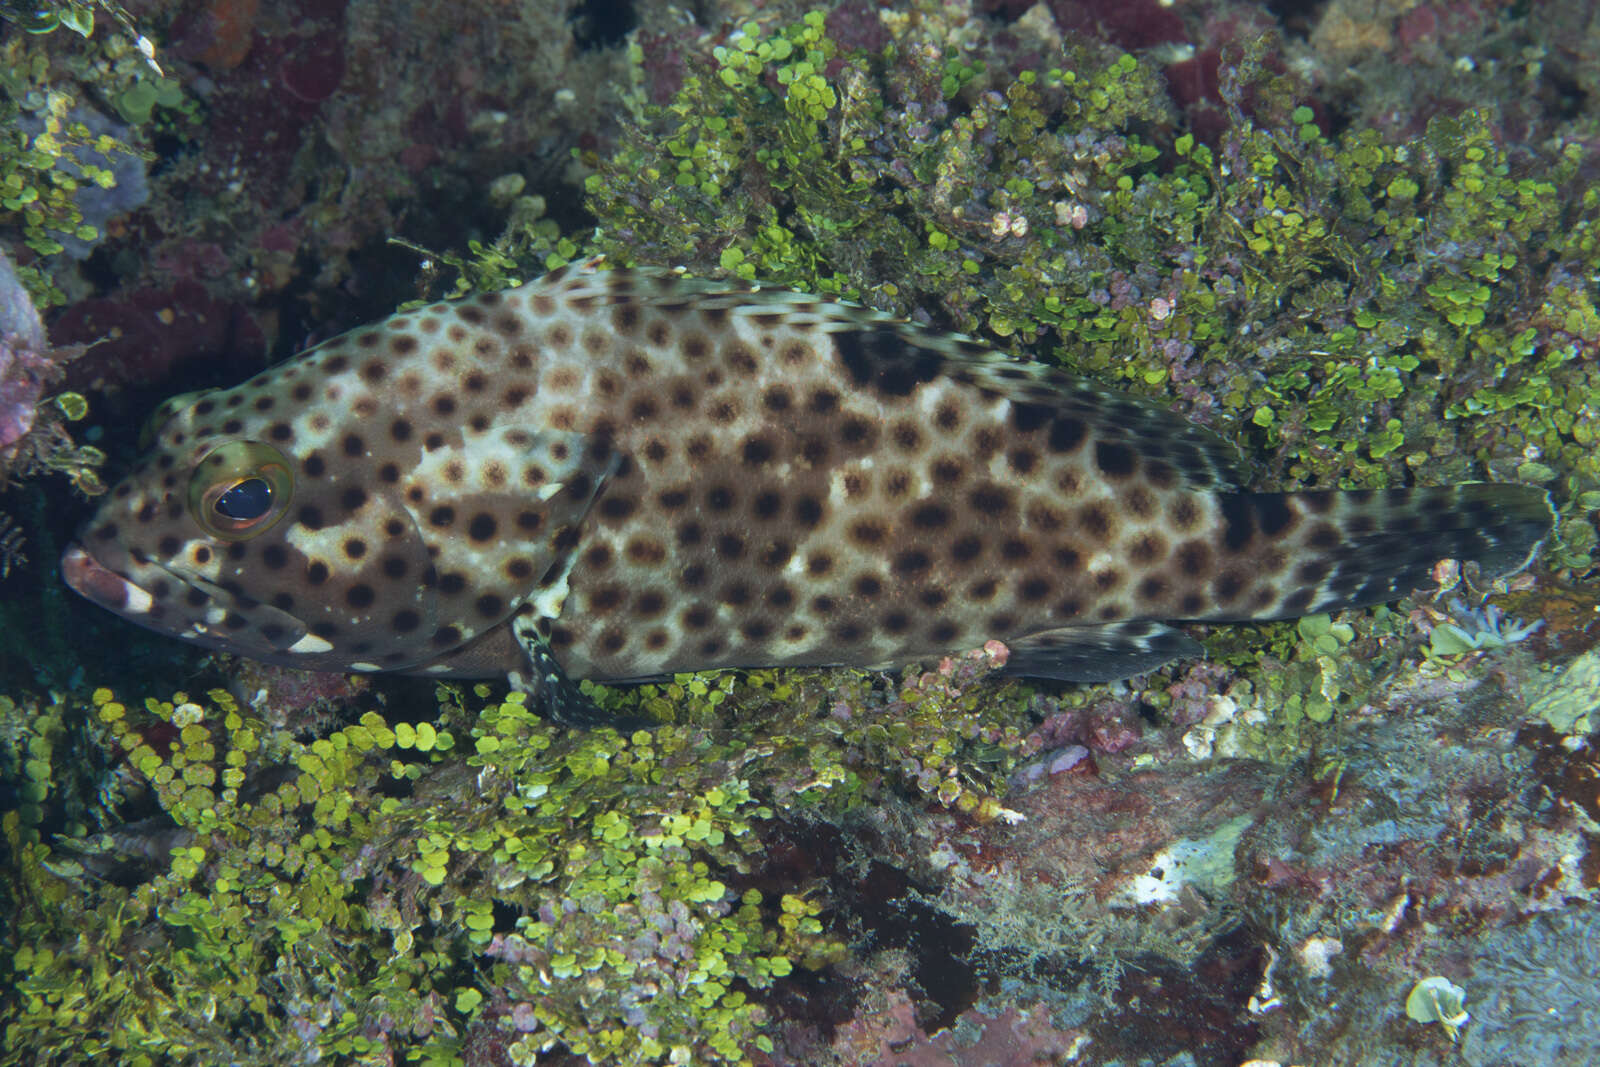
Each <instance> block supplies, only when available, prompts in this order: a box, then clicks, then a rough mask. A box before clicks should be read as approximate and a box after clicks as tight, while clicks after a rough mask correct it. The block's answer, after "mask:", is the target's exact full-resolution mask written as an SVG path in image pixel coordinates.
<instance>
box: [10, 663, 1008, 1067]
mask: <svg viewBox="0 0 1600 1067" xmlns="http://www.w3.org/2000/svg"><path fill="white" fill-rule="evenodd" d="M994 656H995V653H994V652H993V651H990V652H988V653H980V654H977V655H974V656H969V657H966V658H965V659H962V660H952V661H950V662H948V663H947V664H946V665H945V666H944V669H942V670H941V671H936V672H929V673H927V674H923V675H916V674H912V675H908V676H907V678H906V679H905V680H904V682H903V684H902V685H901V686H900V687H899V688H898V689H896V690H894V691H892V692H884V691H882V690H880V689H878V688H877V686H876V684H875V681H874V679H872V678H871V677H869V676H867V675H864V674H862V673H860V672H848V674H846V673H844V672H841V673H840V675H839V676H836V677H832V678H827V676H819V675H818V674H817V673H816V672H754V673H753V674H752V675H750V676H749V677H748V678H737V679H736V678H735V677H734V676H732V675H724V676H722V677H720V678H709V679H703V678H700V677H699V676H692V677H687V678H685V679H682V680H680V681H677V682H674V683H672V684H671V685H670V686H666V687H642V688H639V689H635V690H632V691H628V692H621V691H604V692H601V693H599V696H600V699H601V700H602V701H603V702H606V703H608V704H611V705H614V706H628V707H632V708H635V709H638V710H644V711H650V710H663V711H666V712H668V713H670V714H671V716H672V719H673V721H670V722H666V723H664V724H662V725H660V726H658V727H656V728H655V729H653V730H650V731H638V732H635V733H632V734H631V735H629V736H622V735H620V734H618V733H617V732H616V731H614V730H596V731H591V732H582V733H580V732H574V731H566V730H562V729H558V728H555V727H552V726H550V725H549V724H547V723H544V722H543V721H541V720H539V719H538V718H537V716H536V715H535V714H534V713H533V711H532V710H531V709H530V708H529V707H528V706H527V705H526V703H525V702H524V701H523V699H522V697H521V695H520V694H512V695H510V696H509V697H507V698H505V699H503V700H500V701H498V702H496V701H493V700H489V701H488V702H485V697H486V696H487V695H488V693H489V689H488V687H483V686H480V687H477V688H476V689H475V690H474V691H473V694H472V695H468V694H465V693H463V692H462V691H461V690H459V689H457V688H455V687H448V686H445V687H440V689H439V713H438V717H437V718H436V719H433V720H431V721H430V720H420V721H396V722H393V723H391V722H389V721H388V720H386V719H385V718H384V717H382V716H380V715H378V714H377V713H376V712H371V711H369V712H367V713H366V714H364V715H362V716H361V718H360V719H359V721H356V722H352V723H349V724H347V725H345V726H343V727H342V728H339V729H336V730H333V731H331V732H328V733H326V734H325V735H323V736H317V737H315V738H312V739H309V740H307V739H302V738H299V737H296V736H295V735H294V734H293V733H291V732H290V731H289V730H287V729H281V728H273V727H270V726H268V725H267V724H266V723H265V722H264V721H263V720H262V719H261V718H260V717H258V716H257V715H255V714H254V713H253V712H251V711H250V710H248V709H245V708H242V707H240V706H239V705H238V704H237V702H236V701H234V700H233V699H232V698H231V697H230V696H229V695H228V694H227V693H225V692H222V691H220V690H218V691H213V692H210V693H208V694H206V696H205V698H204V699H203V701H201V700H195V699H192V698H190V697H189V696H188V695H187V694H183V693H179V694H177V695H175V696H174V698H173V699H172V700H171V701H158V700H153V699H152V700H147V701H146V702H145V703H144V705H143V707H142V708H140V707H132V708H130V707H128V706H125V705H124V704H122V703H121V702H119V701H118V700H116V699H115V697H114V695H113V694H112V693H111V692H110V691H109V690H105V689H101V690H97V691H96V692H95V693H94V694H93V698H92V700H90V701H86V702H74V701H72V700H61V701H59V702H58V703H57V704H56V705H53V706H52V708H53V710H50V711H49V712H48V713H45V712H44V711H43V710H40V711H38V712H37V713H36V714H35V716H34V717H33V719H32V725H31V728H30V730H29V732H28V733H27V734H26V735H25V738H24V740H23V745H22V747H20V748H19V749H17V752H16V755H17V758H18V759H19V761H20V762H21V769H22V770H23V771H24V772H25V773H26V775H27V776H28V780H29V781H32V782H39V783H48V782H49V781H50V780H51V779H52V776H53V774H54V773H56V769H57V767H56V765H57V763H58V762H59V759H58V757H56V756H54V755H53V753H54V752H55V741H56V739H57V738H59V737H60V736H63V735H64V734H65V733H70V732H72V730H73V729H76V730H77V731H79V732H82V731H84V730H86V729H89V726H88V724H89V723H93V724H94V726H93V729H94V730H96V731H98V734H99V740H100V742H101V744H102V745H103V746H104V747H105V749H106V750H108V751H114V752H118V753H120V754H121V758H122V761H123V762H122V764H121V770H120V771H119V772H118V776H117V777H118V778H119V779H120V781H121V786H120V788H119V789H118V790H116V791H115V792H114V793H112V794H108V795H107V796H105V797H104V798H103V800H102V808H101V810H100V812H99V818H98V820H96V821H97V822H98V823H99V824H100V825H103V826H112V825H114V820H115V819H116V815H117V812H118V811H120V810H124V809H127V808H129V807H136V806H138V804H139V803H141V801H140V800H139V798H140V797H143V798H144V800H143V801H142V803H145V804H146V805H149V804H150V803H152V802H153V805H154V806H155V807H156V808H158V809H159V811H160V812H161V813H162V814H163V815H164V818H163V819H161V820H159V821H158V824H150V823H148V822H146V823H143V824H135V825H133V826H122V827H119V828H116V829H106V830H101V831H99V832H91V833H87V834H85V835H84V836H82V837H79V838H76V839H72V838H66V837H60V838H57V839H56V840H55V841H54V843H46V842H44V841H43V840H41V838H40V835H39V834H38V833H37V828H38V826H39V825H40V824H41V823H42V822H44V821H46V819H47V816H46V814H45V811H44V809H45V807H46V806H47V804H48V801H49V798H50V790H49V788H48V785H47V784H41V785H40V786H38V787H37V788H35V789H32V790H31V791H30V792H29V794H28V796H27V797H25V798H23V803H22V804H21V805H19V806H18V807H16V808H14V809H13V810H10V811H7V812H6V813H5V816H4V832H5V843H6V847H7V849H8V851H9V853H10V855H11V857H12V860H11V865H12V867H13V869H14V870H15V871H16V872H17V873H18V881H17V897H16V900H15V901H13V903H14V904H15V905H16V914H17V916H18V921H17V926H16V929H15V934H14V936H15V944H16V946H17V950H16V951H15V953H14V955H13V956H12V958H11V960H10V962H9V967H10V971H11V973H10V975H9V976H8V977H9V978H10V979H11V984H10V986H9V987H8V988H10V989H12V990H13V992H12V993H11V994H9V995H7V996H5V997H0V1026H3V1027H4V1028H5V1033H6V1040H7V1043H8V1046H9V1047H13V1048H27V1049H30V1050H33V1051H34V1052H36V1053H37V1054H38V1055H40V1056H42V1057H45V1058H49V1057H53V1056H54V1057H59V1056H62V1055H66V1054H67V1052H68V1051H69V1050H72V1051H74V1052H81V1053H82V1054H114V1055H117V1056H119V1057H122V1058H124V1059H126V1060H127V1061H128V1062H139V1061H140V1059H141V1057H142V1058H143V1060H144V1061H145V1062H156V1061H166V1060H171V1059H182V1058H191V1059H195V1058H197V1059H200V1060H216V1059H221V1058H227V1059H229V1060H230V1061H231V1062H239V1063H269V1062H281V1060H279V1059H278V1057H280V1056H281V1055H282V1054H283V1050H284V1049H300V1050H303V1053H304V1054H305V1055H308V1056H323V1057H328V1056H333V1057H340V1058H344V1059H348V1060H349V1061H350V1062H387V1060H386V1059H385V1057H387V1056H389V1055H404V1056H407V1057H409V1058H412V1059H421V1060H424V1061H427V1062H454V1061H456V1060H457V1059H458V1058H460V1057H463V1056H470V1055H472V1054H474V1050H479V1051H481V1050H482V1049H484V1048H486V1047H489V1046H493V1047H495V1048H497V1049H500V1050H502V1051H503V1054H504V1055H505V1056H507V1057H509V1058H510V1061H511V1062H516V1063H532V1062H535V1060H536V1059H537V1057H538V1056H539V1055H540V1054H542V1053H544V1052H546V1051H548V1050H549V1049H551V1048H553V1047H556V1046H560V1047H563V1048H565V1049H567V1050H569V1051H571V1052H573V1053H576V1054H578V1055H581V1056H585V1057H588V1058H589V1059H591V1060H592V1061H594V1062H603V1063H651V1062H657V1061H659V1060H663V1059H673V1060H683V1059H685V1058H687V1059H691V1060H693V1061H694V1062H746V1061H747V1059H748V1057H749V1056H750V1055H753V1054H755V1053H757V1052H760V1051H762V1050H763V1049H767V1048H769V1047H770V1046H769V1041H768V1039H767V1038H766V1037H765V1036H764V1035H763V1034H762V1032H761V1026H762V1023H763V1022H764V1020H765V1018H766V1008H765V1007H764V1006H763V1004H762V1003H761V997H760V994H761V992H762V991H763V990H766V989H768V988H769V987H770V986H771V985H772V984H773V983H774V982H775V981H777V980H780V979H782V978H783V977H785V976H786V975H789V974H790V973H792V972H793V971H794V970H795V968H797V967H800V968H810V969H815V968H819V967H823V966H826V965H828V964H829V963H831V962H833V961H835V960H837V959H838V958H840V956H841V954H842V953H843V951H844V947H843V945H842V943H841V942H840V941H839V940H838V938H837V935H836V934H834V933H832V932H830V930H829V929H828V928H827V926H826V925H825V922H824V918H825V916H824V915H823V901H821V900H817V899H814V898H813V897H811V896H810V895H809V894H808V893H807V891H806V888H805V887H804V886H803V885H797V886H793V887H791V888H789V889H788V890H786V891H782V892H778V893H775V894H772V896H771V897H769V896H768V895H766V894H764V893H763V892H762V891H761V890H760V889H758V888H756V887H755V885H754V884H753V872H754V871H755V869H756V867H757V866H758V863H759V860H760V859H761V853H762V851H763V846H762V844H761V843H760V842H761V835H760V833H759V832H758V830H759V829H760V827H761V826H762V825H763V824H765V823H766V822H768V821H770V820H772V819H774V818H777V817H779V814H780V813H782V817H784V818H787V819H796V818H799V819H805V818H808V817H818V816H819V815H820V814H822V813H832V814H834V815H837V814H839V813H842V812H844V811H847V810H849V809H850V808H851V807H853V806H858V805H869V804H873V803H876V802H878V801H879V800H881V798H883V797H884V796H885V791H886V790H888V789H891V788H895V787H897V786H898V787H901V788H905V789H908V790H911V791H913V792H914V793H915V792H921V793H922V794H924V795H926V796H927V798H928V799H929V801H930V802H934V803H941V804H944V805H946V806H948V807H950V808H952V809H953V810H959V811H966V812H970V813H972V814H973V815H974V816H975V817H978V818H985V817H990V818H992V817H994V816H995V815H997V814H1000V813H1001V809H1000V807H999V805H998V802H997V801H996V800H995V799H994V794H995V791H996V790H997V789H998V788H1000V787H1001V786H1002V785H1003V783H1004V781H1005V777H1006V775H1007V774H1008V773H1009V772H1010V770H1011V768H1012V767H1013V766H1014V765H1015V762H1016V760H1017V758H1019V757H1020V755H1021V754H1022V752H1023V748H1024V745H1023V742H1022V739H1021V730H1022V728H1023V726H1024V724H1025V722H1026V716H1025V708H1026V698H1025V696H1024V695H1022V694H1021V693H1019V694H1018V695H1017V697H1016V699H1014V700H1013V701H1012V702H1011V704H1010V711H1009V712H1004V711H1003V710H1002V711H1001V712H998V713H997V711H996V709H995V708H994V697H993V695H992V694H983V696H982V699H981V700H980V699H979V695H978V694H977V693H976V692H969V691H968V689H967V687H968V685H969V684H970V683H972V682H975V681H977V680H978V678H980V677H981V676H982V675H983V674H984V673H985V672H986V671H987V670H989V669H992V668H993V666H994V665H995V662H994ZM823 679H826V682H827V684H821V681H822V680H823ZM678 686H681V687H682V691H678V690H677V689H676V688H675V687H678ZM714 695H715V697H717V698H719V699H714ZM779 701H782V702H783V704H782V707H783V709H784V713H783V715H782V716H781V717H777V716H775V715H774V711H775V710H776V705H775V702H779ZM801 708H809V709H810V710H809V711H808V712H804V713H802V712H801V711H800V710H799V709H801ZM74 718H76V720H77V725H76V726H75V727H72V728H70V729H69V727H68V726H65V725H63V722H65V721H67V720H72V719H74ZM1000 724H1004V725H1000ZM807 813H810V814H809V815H808V814H807ZM80 830H81V827H80Z"/></svg>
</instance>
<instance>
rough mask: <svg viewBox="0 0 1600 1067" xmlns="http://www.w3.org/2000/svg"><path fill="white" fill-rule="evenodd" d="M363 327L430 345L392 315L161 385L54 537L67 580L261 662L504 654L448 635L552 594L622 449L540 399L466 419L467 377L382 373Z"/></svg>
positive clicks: (446, 667) (540, 607)
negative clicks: (178, 385) (298, 348)
mask: <svg viewBox="0 0 1600 1067" xmlns="http://www.w3.org/2000/svg"><path fill="white" fill-rule="evenodd" d="M440 314H445V313H444V312H441V313H440ZM445 333H446V331H444V330H443V329H442V328H441V329H437V330H436V331H434V334H435V335H438V336H444V335H445ZM369 337H371V338H375V339H376V340H375V342H373V343H369V342H368V338H369ZM403 341H409V343H408V344H401V342H403ZM467 343H468V344H470V337H469V338H468V342H467ZM379 344H382V345H384V346H387V347H389V348H391V349H392V348H395V347H399V348H402V349H406V350H408V351H411V352H414V353H416V354H418V355H421V356H433V357H438V356H439V355H440V354H441V353H439V352H437V351H435V350H432V349H430V348H428V346H427V344H425V343H424V342H423V341H421V340H418V339H417V335H414V334H404V333H402V332H400V331H399V330H398V329H397V328H396V327H395V326H394V325H393V324H390V325H388V326H379V327H375V328H372V329H369V330H367V331H364V332H361V333H357V334H355V335H345V337H344V338H337V339H334V340H333V341H330V342H326V343H325V344H323V345H321V346H318V348H316V349H313V350H311V351H310V352H307V353H305V354H303V355H302V356H300V357H298V358H297V359H294V360H291V361H289V362H287V363H284V364H280V365H279V366H278V367H274V368H271V369H269V370H267V371H263V372H262V373H261V374H259V375H257V376H256V377H255V378H253V379H251V380H250V381H247V382H245V383H243V384H241V385H238V386H235V387H234V388H232V389H227V390H216V391H211V392H208V393H203V394H192V395H188V396H184V397H179V398H175V399H174V400H171V401H168V402H167V403H166V404H164V405H163V406H162V407H161V408H160V409H159V410H158V412H157V418H158V420H159V421H160V426H159V429H158V430H157V431H156V432H155V433H154V434H150V435H147V436H148V438H149V441H150V444H149V447H148V449H147V451H146V452H145V454H144V455H143V456H142V457H141V458H140V459H139V461H138V462H137V463H136V464H135V465H134V467H133V469H132V470H131V471H130V472H129V473H128V474H127V476H126V477H125V478H124V479H123V480H122V481H121V482H120V483H119V484H117V485H116V486H114V487H113V488H112V490H111V492H110V493H109V494H108V495H107V496H106V497H105V499H104V502H103V503H102V504H101V506H100V509H99V511H98V512H97V514H96V515H95V516H94V517H93V518H91V519H90V520H89V522H88V523H86V524H85V525H84V527H83V530H82V531H81V533H80V535H79V538H78V541H77V542H76V543H75V544H73V545H71V546H69V547H68V548H67V550H66V552H65V553H64V555H63V556H62V560H61V570H62V576H63V578H64V579H65V581H66V582H67V584H68V585H69V586H71V587H72V588H73V589H74V590H76V591H77V592H79V593H81V594H82V595H84V596H85V597H87V598H88V599H90V600H92V601H94V602H95V603H97V604H99V605H101V606H102V607H105V608H107V609H109V610H111V611H113V612H116V613H117V614H118V615H121V616H122V617H123V618H125V619H128V620H129V621H131V622H135V623H138V624H139V625H142V626H145V627H148V628H150V629H153V630H156V631H159V632H161V633H165V634H169V635H171V636H174V637H179V638H182V639H184V640H188V641H192V642H195V643H196V644H200V645H203V646H205V647H207V648H211V649H215V650H218V651H224V652H230V653H234V654H236V655H241V656H247V657H249V658H252V659H258V660H262V661H264V662H268V663H277V664H285V665H288V666H293V667H300V668H304V669H308V670H359V671H411V672H427V673H435V674H453V675H461V676H482V675H485V674H492V673H496V670H495V669H494V668H495V667H498V668H499V669H501V670H509V669H513V668H514V665H512V664H504V663H499V662H498V660H497V657H496V656H493V655H486V654H484V653H483V650H482V648H479V649H478V650H477V652H476V653H472V654H464V653H471V652H472V646H474V644H475V643H480V644H481V642H480V641H479V639H480V638H487V637H488V636H489V635H490V634H491V633H492V632H493V631H495V630H496V629H497V628H500V627H502V626H504V625H505V624H506V623H507V622H508V620H509V619H510V618H511V616H512V615H513V614H517V613H523V614H526V613H528V612H532V613H534V614H536V615H538V616H539V617H540V618H554V617H555V616H556V615H558V614H559V612H560V610H561V605H562V602H563V599H564V597H565V594H566V589H567V575H568V573H569V571H570V570H571V566H572V560H573V558H574V553H575V551H576V546H577V543H578V530H579V526H580V524H581V523H582V521H583V519H584V516H585V515H586V514H587V512H588V510H589V508H590V506H591V505H592V503H593V502H594V500H595V499H596V496H597V495H598V493H599V492H600V490H601V487H602V485H603V484H604V483H605V481H606V480H607V478H608V477H609V476H610V474H611V473H612V472H613V471H615V470H616V469H617V468H618V465H619V463H620V461H621V460H620V457H619V456H618V455H617V454H616V453H615V452H614V451H613V449H612V447H611V444H610V442H609V441H608V440H607V439H606V438H605V437H604V436H602V435H593V434H586V433H583V432H580V431H577V430H571V429H552V428H550V427H548V426H541V425H539V421H540V420H539V418H538V416H537V413H535V414H532V415H530V414H528V413H527V412H524V411H509V410H508V411H506V412H504V413H502V414H501V416H500V417H499V418H494V417H490V413H489V412H488V411H487V410H485V411H483V412H469V413H467V414H468V417H467V418H466V419H465V420H463V419H462V418H460V417H459V414H460V413H458V412H457V411H456V400H455V399H454V398H455V397H456V396H458V395H470V393H471V387H470V383H467V384H466V386H465V387H463V383H461V382H458V381H456V380H454V379H439V380H434V379H430V378H426V377H425V376H423V375H422V374H421V372H418V371H415V370H411V371H406V372H405V375H404V376H405V377H412V378H416V379H418V381H419V383H421V385H422V386H424V388H421V389H420V390H414V391H413V390H407V389H405V388H400V389H395V388H389V387H388V382H389V380H390V378H392V377H395V376H398V373H397V371H396V365H395V364H394V363H393V361H391V362H390V363H389V364H388V365H381V364H382V361H381V359H380V357H377V356H370V357H367V358H366V360H365V361H364V362H361V361H358V360H357V359H355V358H352V355H351V353H353V352H360V351H370V350H373V349H375V348H377V347H378V346H379ZM443 354H445V355H448V354H449V353H443ZM429 388H432V389H437V393H434V394H432V395H429V391H428V390H429ZM527 391H528V392H529V393H531V392H532V390H531V389H529V390H527ZM413 392H416V393H418V394H419V395H412V393H413ZM446 401H448V403H446ZM464 422H465V424H463V423H464ZM489 644H490V645H493V646H494V647H496V648H500V647H502V646H501V645H500V644H496V643H495V642H493V641H490V642H489ZM504 647H505V648H513V647H514V646H512V645H510V644H505V645H504ZM499 658H500V659H503V658H504V656H501V657H499Z"/></svg>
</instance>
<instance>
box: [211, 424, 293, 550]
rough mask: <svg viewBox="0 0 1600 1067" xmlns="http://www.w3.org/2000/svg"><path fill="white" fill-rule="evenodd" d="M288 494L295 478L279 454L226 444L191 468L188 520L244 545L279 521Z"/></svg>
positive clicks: (253, 445) (240, 443) (237, 443)
mask: <svg viewBox="0 0 1600 1067" xmlns="http://www.w3.org/2000/svg"><path fill="white" fill-rule="evenodd" d="M293 493H294V475H293V473H292V472H291V471H290V469H289V461H288V460H286V459H285V458H284V456H283V453H282V452H279V451H278V450H277V449H276V448H273V447H272V446H271V445H264V444H261V443H260V442H258V441H230V442H228V443H227V444H223V445H219V446H218V447H216V448H215V449H213V450H212V451H211V452H209V453H207V454H206V457H205V458H204V459H202V460H201V461H200V462H199V463H197V464H196V465H195V468H194V474H193V475H191V476H190V479H189V514H190V516H191V517H192V518H193V519H194V521H195V522H197V523H199V524H200V528H201V529H203V530H204V531H205V532H206V533H208V534H210V535H211V536H212V537H215V538H218V539H219V540H223V541H244V540H248V539H249V538H252V537H255V536H257V535H258V534H261V533H264V532H266V531H267V530H269V529H271V528H272V527H273V526H274V525H275V524H276V523H277V521H278V520H279V519H281V518H283V516H284V514H285V512H287V511H288V507H289V498H290V497H291V496H292V495H293Z"/></svg>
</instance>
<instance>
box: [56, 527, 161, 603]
mask: <svg viewBox="0 0 1600 1067" xmlns="http://www.w3.org/2000/svg"><path fill="white" fill-rule="evenodd" d="M61 580H62V581H64V582H66V583H67V586H68V587H69V588H70V589H71V590H72V591H73V592H75V593H77V594H78V595H79V596H81V597H83V598H84V599H86V600H91V601H93V602H94V603H96V604H99V605H100V606H101V607H103V608H105V609H107V610H109V611H114V612H116V613H117V614H119V615H149V614H150V609H151V608H152V607H154V606H155V602H156V598H155V597H153V596H151V595H150V593H149V592H148V591H147V590H145V589H142V588H140V587H139V586H138V585H136V584H134V583H133V582H131V581H129V580H128V579H126V578H124V577H123V576H122V575H120V574H118V573H117V572H116V571H114V570H112V569H111V568H109V567H107V566H105V565H104V564H102V563H101V562H100V561H99V560H97V559H95V558H94V557H93V556H91V555H89V553H88V552H86V551H84V548H83V546H82V545H80V544H78V542H76V541H74V542H72V543H71V544H69V545H68V546H67V549H66V551H65V552H63V553H61Z"/></svg>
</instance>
